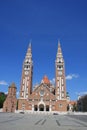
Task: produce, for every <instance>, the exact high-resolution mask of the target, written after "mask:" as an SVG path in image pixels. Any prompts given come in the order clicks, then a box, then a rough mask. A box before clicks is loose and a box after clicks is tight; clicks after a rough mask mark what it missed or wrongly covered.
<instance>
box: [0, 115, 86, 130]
mask: <svg viewBox="0 0 87 130" xmlns="http://www.w3.org/2000/svg"><path fill="white" fill-rule="evenodd" d="M0 130H87V123H86V122H84V121H82V120H79V119H76V118H72V117H70V116H69V115H68V116H67V115H52V114H49V115H48V114H47V115H44V114H15V113H0Z"/></svg>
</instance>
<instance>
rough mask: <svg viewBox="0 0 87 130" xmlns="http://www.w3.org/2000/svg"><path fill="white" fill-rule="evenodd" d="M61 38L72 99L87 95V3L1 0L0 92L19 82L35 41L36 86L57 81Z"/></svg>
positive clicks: (78, 1)
mask: <svg viewBox="0 0 87 130" xmlns="http://www.w3.org/2000/svg"><path fill="white" fill-rule="evenodd" d="M58 39H60V42H61V47H62V52H63V56H64V60H65V68H66V88H67V91H68V92H69V94H70V97H71V99H72V100H76V99H77V95H78V94H79V93H80V94H84V93H87V69H86V68H87V0H37V1H36V0H8V1H7V0H0V91H4V92H7V91H8V85H10V84H11V83H12V82H15V84H16V86H17V91H19V90H20V81H21V73H22V64H23V60H24V57H25V54H26V51H27V47H28V44H29V41H30V40H32V54H33V62H34V70H33V84H36V83H40V81H41V79H42V78H43V76H44V75H47V76H48V78H49V79H50V80H52V81H53V79H54V78H55V58H56V53H57V45H58Z"/></svg>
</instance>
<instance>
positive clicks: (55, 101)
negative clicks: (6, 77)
mask: <svg viewBox="0 0 87 130" xmlns="http://www.w3.org/2000/svg"><path fill="white" fill-rule="evenodd" d="M55 72H56V73H55V86H54V85H53V84H51V83H50V80H49V79H48V77H47V76H46V75H45V76H44V77H43V79H42V81H41V83H40V84H39V85H36V86H35V87H34V89H32V77H33V60H32V48H31V44H30V45H29V47H28V50H27V53H26V56H25V59H24V62H23V69H22V78H21V87H20V97H19V99H18V110H19V111H25V112H28V111H61V112H62V111H67V98H66V81H65V66H64V59H63V55H62V50H61V46H60V43H58V51H57V55H56V60H55Z"/></svg>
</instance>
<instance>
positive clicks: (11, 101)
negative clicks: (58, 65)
mask: <svg viewBox="0 0 87 130" xmlns="http://www.w3.org/2000/svg"><path fill="white" fill-rule="evenodd" d="M16 89H17V88H16V86H15V84H14V83H12V84H11V85H10V86H9V88H8V95H7V98H6V100H5V102H4V104H3V112H15V110H16V105H17V98H16Z"/></svg>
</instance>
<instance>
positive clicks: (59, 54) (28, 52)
mask: <svg viewBox="0 0 87 130" xmlns="http://www.w3.org/2000/svg"><path fill="white" fill-rule="evenodd" d="M31 47H32V46H31V41H30V42H29V45H28V50H27V54H31V53H32V50H31ZM57 57H63V55H62V50H61V45H60V40H58V50H57Z"/></svg>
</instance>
